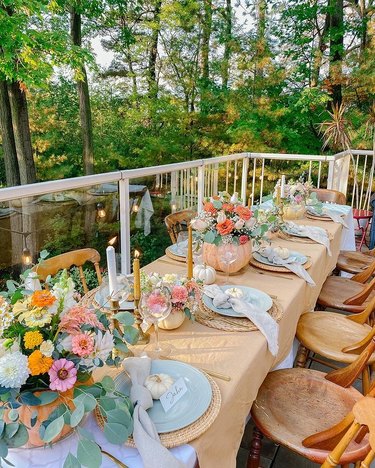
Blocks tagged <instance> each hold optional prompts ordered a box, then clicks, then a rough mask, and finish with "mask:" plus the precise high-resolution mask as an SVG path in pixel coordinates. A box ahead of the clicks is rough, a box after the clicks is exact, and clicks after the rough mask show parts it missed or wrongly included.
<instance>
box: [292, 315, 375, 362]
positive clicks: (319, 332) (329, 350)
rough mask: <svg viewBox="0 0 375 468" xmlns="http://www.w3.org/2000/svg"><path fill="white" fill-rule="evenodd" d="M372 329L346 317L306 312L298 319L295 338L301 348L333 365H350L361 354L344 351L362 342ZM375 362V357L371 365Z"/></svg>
mask: <svg viewBox="0 0 375 468" xmlns="http://www.w3.org/2000/svg"><path fill="white" fill-rule="evenodd" d="M371 330H372V328H371V327H370V326H369V325H366V324H363V325H362V324H360V323H356V322H353V321H351V320H348V319H347V317H346V316H345V315H342V314H338V313H334V312H307V313H306V314H303V315H302V316H301V318H300V319H299V322H298V325H297V332H296V336H297V339H298V340H299V341H300V342H301V344H302V345H303V346H304V347H305V348H307V349H309V350H311V351H313V352H314V353H317V354H320V355H321V356H323V357H325V358H327V359H332V360H333V361H338V362H343V363H351V362H353V361H355V360H356V359H357V357H358V354H351V353H343V352H342V351H341V350H342V349H343V348H345V347H347V346H351V345H353V343H357V342H359V341H361V340H363V339H364V338H365V337H366V336H367V335H368V334H369V333H370V332H371ZM374 362H375V353H374V354H373V355H372V356H371V358H370V359H369V361H368V364H372V363H374Z"/></svg>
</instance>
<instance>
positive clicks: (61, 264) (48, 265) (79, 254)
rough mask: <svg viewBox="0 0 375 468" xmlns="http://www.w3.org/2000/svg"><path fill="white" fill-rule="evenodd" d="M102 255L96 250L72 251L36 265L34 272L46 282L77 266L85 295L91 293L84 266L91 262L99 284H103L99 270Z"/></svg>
mask: <svg viewBox="0 0 375 468" xmlns="http://www.w3.org/2000/svg"><path fill="white" fill-rule="evenodd" d="M99 261H100V254H99V252H98V251H97V250H95V249H89V248H87V249H80V250H72V251H71V252H66V253H63V254H61V255H56V256H55V257H51V258H48V259H47V260H44V261H43V262H42V263H41V264H39V265H35V267H33V269H32V270H33V271H35V272H36V273H37V275H38V276H39V278H40V279H41V280H42V281H45V280H46V278H47V277H48V276H49V275H51V276H52V275H55V274H56V273H57V272H58V271H60V270H64V269H66V270H69V268H71V267H72V266H76V267H77V268H78V270H79V277H80V280H81V283H82V287H83V290H84V292H85V294H87V293H88V292H89V289H88V287H87V283H86V279H85V274H84V272H83V265H84V264H85V263H86V262H91V263H93V264H94V268H95V272H96V276H97V278H98V282H99V284H101V282H102V275H101V273H100V268H99Z"/></svg>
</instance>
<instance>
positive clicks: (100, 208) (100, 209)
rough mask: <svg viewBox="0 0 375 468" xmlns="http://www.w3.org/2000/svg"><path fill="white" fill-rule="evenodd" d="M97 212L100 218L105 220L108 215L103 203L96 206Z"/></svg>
mask: <svg viewBox="0 0 375 468" xmlns="http://www.w3.org/2000/svg"><path fill="white" fill-rule="evenodd" d="M96 211H97V215H98V218H105V216H106V214H107V213H106V211H105V208H104V205H103V203H98V204H97V205H96Z"/></svg>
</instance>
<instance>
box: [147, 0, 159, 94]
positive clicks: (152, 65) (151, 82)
mask: <svg viewBox="0 0 375 468" xmlns="http://www.w3.org/2000/svg"><path fill="white" fill-rule="evenodd" d="M161 2H162V0H156V3H155V9H154V17H153V29H152V34H151V44H150V54H149V58H148V96H149V98H150V99H154V98H157V96H158V83H157V79H156V61H157V58H158V44H159V32H160V11H161Z"/></svg>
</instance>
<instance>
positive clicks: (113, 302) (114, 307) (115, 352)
mask: <svg viewBox="0 0 375 468" xmlns="http://www.w3.org/2000/svg"><path fill="white" fill-rule="evenodd" d="M109 303H110V306H111V307H110V310H111V317H110V320H111V322H112V326H113V328H114V329H116V330H117V331H118V332H119V334H120V335H121V336H123V331H122V330H121V326H120V323H119V321H118V320H117V319H115V318H113V317H114V316H115V315H116V314H117V313H118V311H119V310H120V302H119V300H118V299H117V298H115V297H114V298H111V299H110V301H109ZM117 356H118V357H119V358H121V359H125V358H127V357H132V356H134V354H133V353H132V351H130V349H129V348H128V352H127V353H125V352H124V351H121V350H119V349H116V348H113V349H112V359H115V358H116V357H117Z"/></svg>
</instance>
